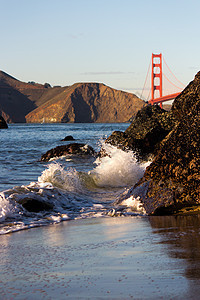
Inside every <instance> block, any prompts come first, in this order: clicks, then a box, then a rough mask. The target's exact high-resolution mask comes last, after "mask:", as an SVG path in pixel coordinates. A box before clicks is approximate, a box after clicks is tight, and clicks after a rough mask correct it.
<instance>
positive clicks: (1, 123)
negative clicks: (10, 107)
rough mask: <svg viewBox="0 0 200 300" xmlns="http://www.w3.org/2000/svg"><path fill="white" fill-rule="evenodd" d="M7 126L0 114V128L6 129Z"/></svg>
mask: <svg viewBox="0 0 200 300" xmlns="http://www.w3.org/2000/svg"><path fill="white" fill-rule="evenodd" d="M6 128H8V125H7V123H6V121H5V120H4V118H3V117H2V116H0V129H6Z"/></svg>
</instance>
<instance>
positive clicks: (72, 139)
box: [61, 135, 75, 141]
mask: <svg viewBox="0 0 200 300" xmlns="http://www.w3.org/2000/svg"><path fill="white" fill-rule="evenodd" d="M74 140H75V139H74V138H73V136H72V135H67V136H66V137H65V138H64V139H62V140H61V141H74Z"/></svg>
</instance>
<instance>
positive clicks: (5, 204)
mask: <svg viewBox="0 0 200 300" xmlns="http://www.w3.org/2000/svg"><path fill="white" fill-rule="evenodd" d="M16 212H19V210H18V209H17V207H16V204H15V203H12V202H10V201H9V200H8V199H6V197H5V195H4V193H0V222H3V221H5V219H6V218H9V217H13V216H14V215H15V213H16Z"/></svg>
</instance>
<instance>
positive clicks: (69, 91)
mask: <svg viewBox="0 0 200 300" xmlns="http://www.w3.org/2000/svg"><path fill="white" fill-rule="evenodd" d="M144 104H145V103H144V101H142V100H141V99H139V98H138V97H137V96H135V95H133V94H131V93H126V92H123V91H118V90H115V89H112V88H110V87H108V86H106V85H104V84H101V83H76V84H74V85H72V86H66V87H59V86H58V87H51V86H50V85H49V84H47V83H46V84H44V85H42V84H37V83H35V82H29V83H25V82H21V81H19V80H17V79H16V78H14V77H12V76H10V75H8V74H6V73H5V72H2V71H0V113H1V114H2V116H3V117H4V119H5V120H6V121H7V122H8V123H10V122H14V123H15V122H28V123H29V122H30V123H40V122H46V123H49V122H50V123H53V122H77V123H82V122H83V123H84V122H105V123H106V122H127V121H128V120H129V119H131V118H132V117H134V116H135V115H136V113H137V111H138V110H140V109H141V107H143V106H144Z"/></svg>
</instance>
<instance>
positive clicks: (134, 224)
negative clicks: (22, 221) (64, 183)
mask: <svg viewBox="0 0 200 300" xmlns="http://www.w3.org/2000/svg"><path fill="white" fill-rule="evenodd" d="M152 220H153V221H152ZM152 220H151V218H149V217H130V218H129V217H125V218H123V217H122V218H98V219H97V218H96V219H86V220H74V221H69V222H63V223H60V224H57V225H56V224H54V225H51V226H45V227H39V228H33V229H29V230H24V231H19V232H16V233H12V234H7V235H3V236H1V237H0V240H1V243H0V269H1V274H0V294H1V299H193V298H195V295H197V294H198V292H199V291H200V286H198V284H197V283H198V276H199V274H198V275H197V273H198V272H197V270H198V264H199V259H198V258H197V259H196V262H195V264H193V263H194V261H192V259H188V258H187V252H188V250H187V248H186V249H184V247H180V245H179V244H178V243H176V245H174V246H173V241H174V239H176V238H177V239H180V236H181V234H182V242H183V240H184V239H186V240H187V238H188V237H187V234H188V231H187V224H186V222H185V221H184V220H188V219H187V217H186V219H184V220H183V219H179V221H178V220H177V219H176V218H175V217H165V218H164V219H163V218H162V217H161V218H159V217H154V219H152ZM164 220H165V221H164ZM181 220H183V222H182V221H181ZM193 220H194V219H193ZM194 221H195V220H194ZM174 222H175V223H176V224H175V223H174ZM182 223H183V224H185V228H183V227H182V226H181V225H180V224H182ZM166 224H168V225H167V226H168V228H164V227H165V225H166ZM190 228H191V226H190ZM163 233H164V235H163ZM168 237H170V239H171V241H172V243H171V242H170V240H169V239H168ZM183 244H184V243H183ZM192 247H193V251H194V253H196V252H197V251H198V247H197V245H193V246H192ZM197 263H198V264H197ZM189 271H190V274H189Z"/></svg>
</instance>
